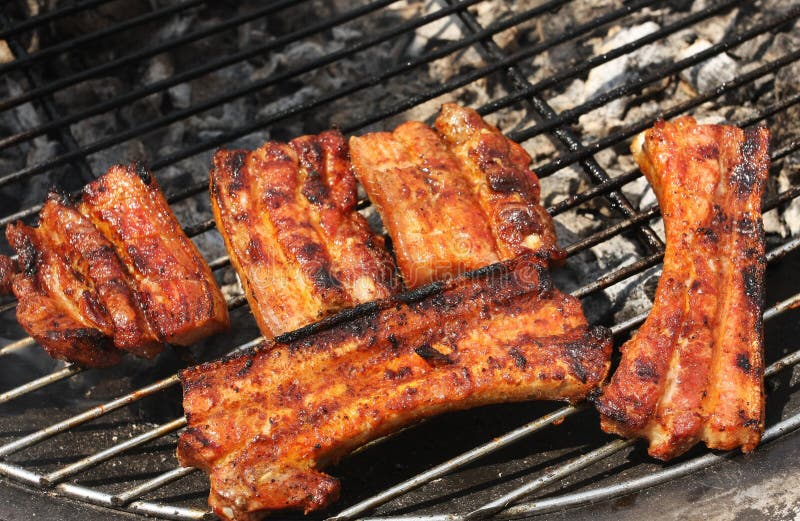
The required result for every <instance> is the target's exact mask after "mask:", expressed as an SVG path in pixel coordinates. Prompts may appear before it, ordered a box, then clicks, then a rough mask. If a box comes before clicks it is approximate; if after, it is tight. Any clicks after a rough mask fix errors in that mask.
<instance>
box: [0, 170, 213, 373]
mask: <svg viewBox="0 0 800 521" xmlns="http://www.w3.org/2000/svg"><path fill="white" fill-rule="evenodd" d="M6 237H7V238H8V241H9V243H10V244H11V246H12V247H13V248H14V249H15V250H16V251H17V253H18V255H19V265H20V269H21V271H20V273H16V274H14V275H13V277H12V280H13V291H14V294H15V295H16V296H17V298H18V300H19V305H18V307H17V319H18V321H19V323H20V324H21V325H22V327H23V328H24V329H25V330H26V331H27V332H28V333H29V334H30V335H31V336H32V337H33V338H34V339H35V340H36V341H37V342H39V343H40V344H41V345H42V346H43V347H44V348H45V349H46V350H47V351H48V353H50V354H51V356H53V357H55V358H59V359H63V360H68V361H71V362H75V363H77V364H81V365H85V366H98V367H99V366H108V365H113V364H115V363H117V362H119V360H120V352H119V351H118V350H116V349H115V348H119V349H125V350H128V351H131V352H132V353H134V354H136V355H139V356H143V357H147V358H152V357H153V356H155V355H156V354H158V353H159V352H160V351H161V350H162V349H163V343H164V342H165V341H169V342H173V343H189V342H192V341H194V340H196V339H199V338H201V337H203V336H206V335H208V334H211V333H214V332H217V331H219V330H220V329H222V328H224V327H227V326H228V311H227V306H226V305H225V301H224V299H223V297H222V294H221V293H220V291H219V288H218V287H217V285H216V282H215V281H214V279H213V276H212V274H211V270H210V269H209V267H208V265H207V264H206V263H205V261H204V260H203V259H202V257H200V254H199V253H198V252H197V249H196V248H195V247H194V244H193V243H192V242H191V241H190V240H189V239H188V238H187V237H186V235H185V234H184V233H183V231H182V230H181V229H180V227H179V225H178V223H177V221H176V220H175V217H174V216H173V215H172V213H171V211H170V210H169V207H168V206H167V203H166V201H165V200H164V198H163V196H162V195H161V191H160V190H159V188H158V185H157V184H156V182H155V180H154V179H152V178H151V177H150V175H149V174H148V173H147V171H146V170H145V169H144V167H141V166H137V165H131V166H130V167H127V168H126V167H122V166H115V167H112V168H111V169H110V170H109V172H108V173H107V174H106V175H104V176H103V177H101V178H100V179H98V180H96V181H95V182H93V183H91V184H90V185H89V186H87V187H86V189H85V191H84V193H83V198H82V199H81V201H80V202H79V204H78V206H77V208H76V206H75V205H74V204H73V202H71V201H69V200H67V198H66V197H62V196H59V195H57V194H51V195H50V197H49V198H48V200H47V201H46V202H45V204H44V206H43V207H42V210H41V212H40V213H39V225H38V226H37V227H35V228H33V227H30V226H26V225H24V224H22V223H19V222H18V223H14V224H11V225H9V226H8V228H7V229H6Z"/></svg>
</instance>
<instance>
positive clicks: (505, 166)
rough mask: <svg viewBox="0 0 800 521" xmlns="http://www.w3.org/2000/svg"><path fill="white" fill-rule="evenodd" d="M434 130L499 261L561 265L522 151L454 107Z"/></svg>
mask: <svg viewBox="0 0 800 521" xmlns="http://www.w3.org/2000/svg"><path fill="white" fill-rule="evenodd" d="M434 126H435V127H436V130H438V131H439V133H440V134H441V135H442V137H443V138H444V139H445V141H446V142H447V143H448V145H449V147H450V150H451V151H452V152H453V154H455V156H456V157H457V158H458V160H459V161H460V163H461V172H462V173H463V174H464V175H465V176H466V177H467V179H468V180H469V181H470V183H472V187H473V192H474V193H475V194H476V195H477V198H478V201H479V202H480V205H481V208H482V209H483V212H484V213H485V214H486V216H487V217H488V219H489V225H490V227H491V229H492V233H493V234H494V236H495V242H496V245H497V250H498V253H499V255H500V258H501V259H511V258H513V257H516V256H517V255H521V254H523V253H528V252H543V253H546V254H547V255H548V256H549V257H550V259H551V261H561V260H563V259H564V258H565V257H566V252H565V251H564V250H562V249H561V248H559V247H558V239H557V238H556V232H555V228H554V227H553V220H552V219H551V217H550V215H549V214H548V213H547V211H546V210H545V209H544V207H543V206H542V205H541V204H540V203H539V179H538V178H537V177H536V174H535V173H534V172H533V171H531V170H530V165H531V156H530V155H528V153H527V152H526V151H525V149H524V148H522V147H521V146H520V145H519V144H518V143H515V142H513V141H511V140H510V139H508V138H507V137H505V136H504V135H503V134H502V133H501V132H500V131H499V130H497V128H495V127H494V126H492V125H490V124H488V123H486V122H485V121H484V120H483V118H481V116H480V114H478V113H477V112H475V111H474V110H472V109H469V108H465V107H461V106H459V105H456V104H454V103H446V104H444V105H442V110H441V112H440V114H439V117H437V118H436V123H435V124H434Z"/></svg>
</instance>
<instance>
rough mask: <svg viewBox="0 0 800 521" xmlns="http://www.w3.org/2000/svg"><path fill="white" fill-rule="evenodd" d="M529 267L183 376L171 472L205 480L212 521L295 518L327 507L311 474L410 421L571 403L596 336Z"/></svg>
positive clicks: (323, 479)
mask: <svg viewBox="0 0 800 521" xmlns="http://www.w3.org/2000/svg"><path fill="white" fill-rule="evenodd" d="M542 266H543V263H542V261H541V260H540V259H532V258H531V257H530V256H523V257H520V258H518V259H516V260H514V261H509V262H508V263H506V264H500V265H493V266H490V267H489V268H488V269H485V270H483V271H482V272H481V274H480V275H473V276H464V277H460V278H456V279H451V280H450V281H448V282H442V283H437V284H435V285H434V286H431V287H429V288H425V289H426V291H425V292H424V293H422V294H421V295H420V296H417V297H416V298H406V297H402V298H398V299H387V300H384V301H381V302H378V303H376V304H370V305H369V307H368V308H365V310H364V313H363V314H360V315H359V316H358V318H354V319H352V318H351V319H350V320H349V321H344V322H339V323H333V324H330V325H328V326H327V328H326V329H324V328H318V329H316V330H315V331H312V332H310V333H307V334H303V332H300V333H299V334H291V335H287V337H285V338H284V339H279V340H281V341H277V342H272V343H266V344H263V345H262V346H260V347H258V348H256V349H255V350H252V351H249V352H246V353H243V354H241V355H237V356H234V357H232V358H228V359H225V360H222V361H218V362H213V363H208V364H203V365H200V366H197V367H194V368H190V369H188V370H186V371H184V372H183V373H182V374H181V381H182V383H183V388H184V410H185V413H186V417H187V420H188V427H187V429H186V430H185V431H184V432H183V433H182V434H181V436H180V439H179V443H178V457H179V460H180V461H181V463H182V464H183V465H187V466H196V467H199V468H201V469H204V470H205V471H206V472H208V473H209V474H210V477H211V493H210V497H209V504H210V505H211V507H212V508H213V509H214V512H215V513H216V514H217V515H219V516H220V517H222V518H223V519H232V520H239V521H243V520H255V519H261V518H262V517H263V516H264V515H266V514H267V513H269V512H270V511H274V510H283V509H300V510H304V511H306V512H309V511H312V510H317V509H321V508H324V507H326V506H327V505H328V504H330V503H331V502H332V501H335V500H336V499H337V497H338V494H339V482H338V481H337V480H336V479H335V478H333V477H331V476H329V475H327V474H324V473H322V472H321V470H322V469H323V468H325V467H326V466H328V465H331V464H333V463H335V462H336V461H338V460H339V459H340V458H341V457H343V456H345V455H346V454H348V453H349V452H351V451H352V450H353V449H355V448H357V447H359V446H361V445H363V444H365V443H367V442H368V441H370V440H372V439H375V438H378V437H380V436H383V435H385V434H387V433H389V432H392V431H395V430H397V429H399V428H401V427H403V426H405V425H408V424H410V423H412V422H414V421H417V420H419V419H422V418H427V417H431V416H434V415H437V414H440V413H444V412H447V411H452V410H459V409H465V408H469V407H475V406H479V405H485V404H491V403H498V402H513V401H521V400H531V399H550V400H569V401H570V402H577V401H580V400H582V399H584V398H585V396H586V395H587V393H588V392H589V391H590V390H592V389H594V388H595V387H596V386H598V385H599V384H600V383H601V382H602V381H603V380H604V378H605V376H606V373H607V371H608V367H609V356H610V351H611V338H610V333H609V332H608V331H607V330H605V329H602V328H590V327H589V326H588V325H587V323H586V319H585V318H584V316H583V312H582V310H581V306H580V303H579V302H578V300H576V299H575V298H573V297H571V296H568V295H565V294H563V293H561V292H559V291H558V290H557V289H555V288H554V287H553V285H552V283H551V280H550V279H549V276H548V273H547V270H546V269H545V268H543V267H542ZM428 289H430V290H431V291H428Z"/></svg>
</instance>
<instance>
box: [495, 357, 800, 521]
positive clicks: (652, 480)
mask: <svg viewBox="0 0 800 521" xmlns="http://www.w3.org/2000/svg"><path fill="white" fill-rule="evenodd" d="M780 362H781V363H784V362H785V363H786V364H787V366H788V365H797V364H798V363H800V349H799V350H797V351H795V352H794V353H793V354H791V355H789V356H787V357H785V358H783V359H781V361H780ZM798 428H800V414H796V415H794V416H792V417H791V418H787V419H785V420H783V421H780V422H778V423H776V424H775V425H773V426H772V427H769V428H767V429H766V430H765V431H764V435H763V436H762V437H761V443H768V442H771V441H774V440H776V439H778V438H780V437H781V436H783V435H785V434H788V433H789V432H792V431H794V430H797V429H798ZM737 454H738V452H737V451H729V452H724V453H715V452H709V453H707V454H704V455H703V456H698V457H696V458H693V459H691V460H689V461H686V462H683V463H680V464H677V465H674V466H671V467H668V468H666V469H663V470H659V471H657V472H653V473H652V474H648V475H647V476H642V477H639V478H634V479H631V480H629V481H627V482H625V483H620V484H617V485H609V486H605V487H601V488H597V489H593V490H588V491H585V492H576V493H572V494H566V495H562V496H557V497H553V498H545V499H540V500H535V501H533V502H530V503H522V504H519V505H516V506H513V507H511V508H509V509H507V510H505V511H503V512H502V513H501V515H500V516H497V518H498V519H514V518H520V517H526V516H530V515H536V514H541V513H545V512H551V511H553V510H555V509H563V508H569V507H570V506H576V505H581V504H584V505H585V504H588V503H596V502H598V501H604V500H607V499H613V498H615V497H618V496H621V495H624V494H630V493H632V492H637V491H639V490H644V489H646V488H649V487H653V486H655V485H659V484H661V483H666V482H667V481H671V480H674V479H677V478H680V477H683V476H686V475H687V474H689V473H692V472H695V471H698V470H701V469H704V468H708V467H710V466H712V465H714V464H717V463H720V462H722V461H724V460H726V459H728V458H731V457H733V456H736V455H737Z"/></svg>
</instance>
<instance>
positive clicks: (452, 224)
mask: <svg viewBox="0 0 800 521" xmlns="http://www.w3.org/2000/svg"><path fill="white" fill-rule="evenodd" d="M350 155H351V157H352V160H353V166H354V167H355V171H356V175H357V176H358V179H359V180H360V181H361V184H362V185H363V186H364V189H365V190H366V191H367V194H368V195H369V198H370V200H371V201H372V204H374V205H375V208H376V209H377V210H378V212H379V213H380V215H381V217H382V218H383V224H384V226H386V230H387V231H388V232H389V235H390V236H391V238H392V244H393V246H394V252H395V255H396V257H397V263H398V265H399V267H400V271H401V273H402V274H403V280H404V281H405V283H406V286H408V287H411V288H413V287H416V286H419V285H421V284H427V283H428V282H432V281H434V280H439V279H443V278H446V277H452V276H456V275H458V274H460V273H465V272H467V271H471V270H474V269H476V268H479V267H481V266H485V265H487V264H492V263H493V262H497V261H498V260H499V258H500V257H499V255H498V253H497V250H496V247H495V243H494V237H493V236H492V231H491V229H490V228H489V226H488V223H487V221H486V216H485V215H484V214H483V212H482V211H481V207H480V205H479V204H478V202H477V201H476V199H475V197H474V195H473V194H472V187H471V186H470V184H469V183H468V182H467V180H466V179H465V178H464V176H462V175H461V172H460V170H461V166H460V164H459V163H458V160H457V159H456V158H455V156H453V154H452V153H451V152H450V150H449V149H448V148H447V146H446V144H445V142H444V141H443V140H442V138H441V137H440V136H439V135H438V134H437V133H436V132H434V131H433V130H432V129H431V128H430V127H428V126H427V125H425V124H423V123H420V122H417V121H409V122H407V123H403V124H402V125H400V126H399V127H397V128H396V129H395V130H394V132H392V133H388V132H376V133H372V134H367V135H364V136H361V137H353V138H351V139H350Z"/></svg>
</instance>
